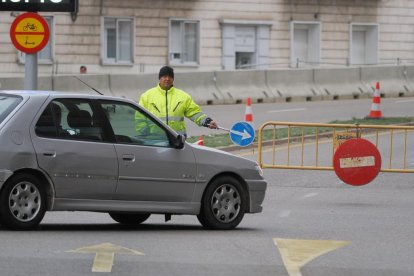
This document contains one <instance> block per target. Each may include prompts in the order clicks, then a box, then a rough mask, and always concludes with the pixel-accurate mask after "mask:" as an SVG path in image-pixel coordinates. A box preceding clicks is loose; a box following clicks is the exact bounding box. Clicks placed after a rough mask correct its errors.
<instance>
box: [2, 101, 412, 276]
mask: <svg viewBox="0 0 414 276" xmlns="http://www.w3.org/2000/svg"><path fill="white" fill-rule="evenodd" d="M399 101H401V102H399ZM412 102H413V101H412V100H411V99H409V98H404V99H386V100H383V103H382V106H383V107H384V109H383V113H384V114H387V116H388V112H390V114H391V113H392V115H389V116H413V112H414V111H413V109H412V108H410V105H412ZM210 108H211V110H208V111H214V112H215V113H217V114H220V118H225V121H224V120H223V122H225V123H226V124H227V123H228V124H230V122H232V121H234V120H237V119H236V117H237V116H238V114H236V112H235V110H236V109H237V108H242V105H240V106H221V108H220V106H218V107H206V108H205V109H210ZM253 108H254V112H255V113H254V114H255V120H257V121H259V122H261V121H263V122H264V120H268V119H267V118H268V117H271V116H275V114H278V115H277V117H278V118H277V120H288V121H315V122H322V121H320V120H321V119H322V118H326V120H323V122H325V121H330V120H333V119H346V117H352V116H355V117H360V116H365V115H366V114H367V113H368V112H369V108H370V102H369V101H368V100H358V101H337V102H314V103H289V104H271V105H270V104H269V105H268V104H260V105H258V106H253ZM291 109H297V110H296V111H287V110H291ZM298 109H302V110H298ZM232 110H233V112H232ZM281 110H284V111H283V112H282V111H281ZM390 110H392V112H391V111H390ZM272 111H274V112H272ZM276 111H277V112H276ZM225 114H227V115H225ZM240 114H244V109H243V110H242V111H241V112H240ZM256 114H257V115H256ZM403 114H405V115H403ZM222 116H223V117H222ZM231 116H233V117H231ZM242 118H243V116H242ZM321 150H322V149H321ZM398 151H401V147H399V148H397V149H395V152H396V154H397V152H398ZM240 153H241V152H240ZM243 154H244V156H245V157H247V158H252V159H256V156H254V155H252V154H250V153H243ZM321 154H323V153H321ZM407 162H408V164H409V165H410V166H414V156H412V155H409V156H408V159H407ZM265 177H266V179H267V180H268V190H267V194H266V198H265V201H264V204H263V208H264V209H263V212H262V213H259V214H253V215H246V216H245V218H244V220H243V221H242V223H241V224H240V226H239V227H238V228H237V229H236V230H233V231H209V230H204V229H203V228H202V227H201V226H200V224H199V223H198V221H197V219H196V218H195V217H193V216H173V217H172V220H171V221H169V222H167V223H166V222H164V217H163V216H160V215H154V216H152V217H150V219H149V220H148V221H147V222H146V223H145V224H143V225H142V226H140V227H136V228H128V227H124V226H121V225H119V224H117V223H115V222H114V221H112V219H111V218H110V217H109V216H108V215H107V214H103V213H90V212H54V213H47V214H46V216H45V219H44V220H43V223H42V224H41V225H40V227H39V229H38V230H36V231H28V232H14V231H8V230H5V229H4V228H2V227H1V226H0V245H1V250H0V276H3V275H4V276H9V275H19V276H20V275H32V276H37V275H39V276H40V275H42V276H44V275H59V276H66V275H67V276H70V275H100V274H103V275H108V274H110V275H238V276H240V275H246V276H247V275H249V276H250V275H281V276H285V275H296V276H300V275H303V276H307V275H309V276H330V275H336V276H340V275H344V276H345V275H346V276H349V275H355V276H357V275H358V276H360V275H362V276H365V275H366V276H368V275H369V276H371V275H387V276H388V275H397V276H400V275H414V265H413V263H414V254H413V253H414V242H413V241H414V212H413V211H412V210H414V200H413V198H414V181H413V176H412V174H390V173H380V175H379V176H378V177H377V178H376V179H375V180H374V181H373V182H372V183H370V184H368V185H365V186H362V187H353V186H349V185H346V184H344V183H343V182H342V181H340V180H339V179H338V177H337V176H336V175H335V174H334V173H333V172H321V171H297V170H265ZM127 249H130V250H127ZM132 250H133V251H132ZM108 252H117V253H114V254H113V255H111V254H109V253H108ZM111 258H113V266H110V269H109V271H110V272H93V269H97V268H98V269H102V265H100V264H107V263H108V259H111ZM295 273H296V274H295Z"/></svg>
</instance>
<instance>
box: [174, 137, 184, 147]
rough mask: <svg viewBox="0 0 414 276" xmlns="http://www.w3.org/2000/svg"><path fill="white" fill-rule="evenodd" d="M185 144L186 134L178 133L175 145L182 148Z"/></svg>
mask: <svg viewBox="0 0 414 276" xmlns="http://www.w3.org/2000/svg"><path fill="white" fill-rule="evenodd" d="M184 144H185V136H184V135H182V134H178V136H177V137H176V138H175V141H174V147H175V148H176V149H182V148H183V147H184Z"/></svg>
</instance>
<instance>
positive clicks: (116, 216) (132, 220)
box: [109, 212, 151, 225]
mask: <svg viewBox="0 0 414 276" xmlns="http://www.w3.org/2000/svg"><path fill="white" fill-rule="evenodd" d="M109 216H111V218H112V219H113V220H114V221H116V222H119V223H121V224H126V225H139V224H141V223H143V222H144V221H146V220H147V219H148V218H149V217H150V216H151V214H130V213H112V212H111V213H109Z"/></svg>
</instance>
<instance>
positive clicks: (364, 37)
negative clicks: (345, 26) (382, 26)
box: [349, 23, 378, 65]
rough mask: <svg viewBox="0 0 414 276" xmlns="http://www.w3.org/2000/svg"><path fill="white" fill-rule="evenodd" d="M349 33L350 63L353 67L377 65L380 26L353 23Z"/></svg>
mask: <svg viewBox="0 0 414 276" xmlns="http://www.w3.org/2000/svg"><path fill="white" fill-rule="evenodd" d="M349 31H350V34H349V37H350V49H349V63H350V64H352V65H369V64H377V63H378V24H360V23H351V25H350V28H349Z"/></svg>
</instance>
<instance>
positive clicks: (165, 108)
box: [139, 84, 208, 135]
mask: <svg viewBox="0 0 414 276" xmlns="http://www.w3.org/2000/svg"><path fill="white" fill-rule="evenodd" d="M139 104H140V105H141V106H142V107H144V108H145V109H147V110H148V111H150V112H151V113H152V114H154V115H155V116H157V117H158V118H160V119H161V120H162V121H163V122H165V123H166V124H167V125H169V126H170V127H171V128H172V129H174V130H175V131H176V132H177V133H179V134H184V135H187V133H186V128H185V122H184V117H187V118H188V119H190V120H191V121H193V122H194V123H196V124H197V125H199V126H205V123H206V119H207V118H208V117H207V115H206V114H204V113H203V112H202V111H201V108H200V106H198V105H197V104H196V103H195V102H194V101H193V99H192V98H191V96H190V95H189V94H187V93H186V92H184V91H182V90H180V89H177V88H175V87H174V86H172V87H171V88H170V89H169V90H163V89H162V88H161V87H160V85H159V84H158V85H157V86H156V87H154V88H151V89H149V90H148V91H146V92H145V93H144V94H142V95H141V98H140V100H139Z"/></svg>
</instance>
